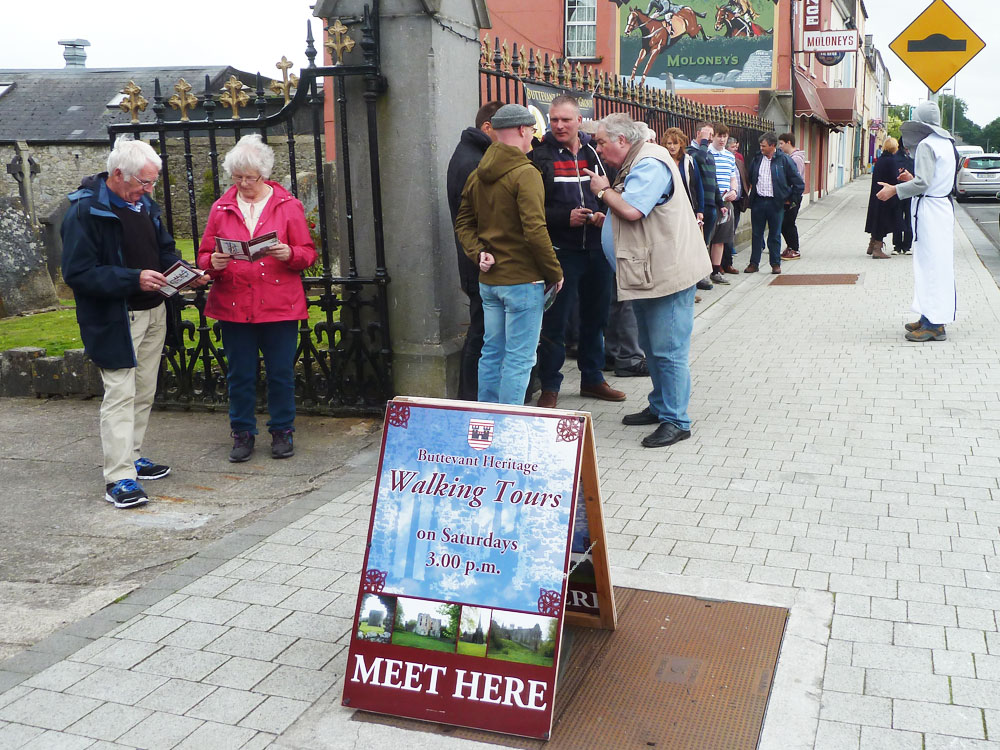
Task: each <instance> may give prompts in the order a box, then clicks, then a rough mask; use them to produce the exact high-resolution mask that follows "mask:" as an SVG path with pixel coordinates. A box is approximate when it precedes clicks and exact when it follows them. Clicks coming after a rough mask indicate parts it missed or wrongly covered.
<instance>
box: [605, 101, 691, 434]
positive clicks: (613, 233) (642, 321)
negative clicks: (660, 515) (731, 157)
mask: <svg viewBox="0 0 1000 750" xmlns="http://www.w3.org/2000/svg"><path fill="white" fill-rule="evenodd" d="M644 138H645V133H644V128H643V127H642V123H638V122H635V121H634V120H633V119H632V118H631V117H629V116H628V115H626V114H620V113H619V114H613V115H609V116H608V117H606V118H605V119H604V120H602V121H601V125H600V127H599V128H598V129H597V137H596V139H595V140H596V141H597V150H598V153H600V155H601V158H602V159H603V160H604V163H605V164H606V165H609V166H611V167H614V168H616V169H617V170H618V172H617V175H616V176H615V181H614V184H609V182H608V179H607V177H604V176H603V175H598V174H595V173H592V172H591V173H589V174H590V189H591V190H593V191H594V193H595V194H596V195H597V199H598V200H603V201H604V204H605V205H606V206H607V207H608V209H609V211H610V213H609V214H608V220H607V221H605V223H604V226H603V228H602V229H603V233H602V242H603V245H604V252H605V254H606V255H607V256H608V261H609V262H610V263H611V264H612V265H613V266H614V267H615V270H616V272H617V280H618V298H619V299H621V300H632V308H633V310H634V311H635V317H636V321H637V323H638V325H639V344H640V346H641V347H642V349H643V351H644V352H645V353H646V362H647V364H648V366H649V376H650V378H651V379H652V381H653V390H652V391H651V392H650V394H649V405H648V406H647V407H646V408H645V409H643V410H642V411H641V412H639V413H637V414H629V415H627V416H626V417H625V418H624V419H622V422H623V424H626V425H652V424H658V425H659V426H658V427H657V429H656V431H655V432H653V433H652V434H650V435H647V436H646V437H645V438H644V439H643V441H642V444H643V445H644V446H645V447H647V448H659V447H663V446H666V445H672V444H673V443H676V442H678V441H679V440H686V439H687V438H689V437H691V420H690V418H689V417H688V411H687V409H688V402H689V401H690V398H691V371H690V368H689V366H688V352H689V350H690V346H691V331H692V328H693V327H694V290H695V284H696V283H697V282H698V280H699V279H702V278H704V277H705V276H706V275H708V273H709V271H710V270H711V264H710V263H709V260H708V256H707V255H706V253H705V244H704V238H703V236H702V233H701V230H700V229H699V227H698V223H697V221H696V219H695V216H694V213H693V212H692V211H691V204H690V203H689V202H688V200H687V196H686V195H685V194H684V191H683V190H681V191H680V198H681V199H680V200H676V199H675V198H676V195H677V192H678V191H677V190H675V187H676V186H678V185H681V184H682V183H681V177H680V173H679V172H678V171H677V166H676V164H675V162H674V160H673V158H672V157H671V156H670V154H669V152H668V151H667V150H666V149H665V148H663V147H662V146H657V145H656V144H654V143H646V142H645V141H644Z"/></svg>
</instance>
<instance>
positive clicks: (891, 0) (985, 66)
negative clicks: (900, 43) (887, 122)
mask: <svg viewBox="0 0 1000 750" xmlns="http://www.w3.org/2000/svg"><path fill="white" fill-rule="evenodd" d="M947 2H948V5H949V6H951V9H952V10H953V11H955V13H957V14H958V16H959V17H960V18H961V19H962V20H963V21H965V23H966V24H968V25H969V27H971V28H972V30H973V31H975V32H976V33H977V34H978V35H979V36H980V37H981V38H982V40H983V41H984V42H986V48H985V49H984V50H983V51H982V52H980V53H979V54H978V55H976V56H975V57H974V58H973V59H972V61H971V62H969V63H968V64H967V65H966V66H965V67H964V68H962V70H961V71H960V72H959V74H958V76H957V81H956V96H958V98H959V99H964V100H965V102H966V104H968V105H969V108H968V110H967V112H966V114H967V115H968V117H969V119H970V120H972V121H973V122H975V123H976V124H978V125H980V126H985V125H988V124H989V123H990V122H992V121H993V120H995V119H996V118H997V117H1000V97H997V95H996V91H997V85H996V71H997V70H998V69H1000V34H998V33H997V25H996V16H995V14H996V12H997V9H998V7H1000V3H997V1H996V0H947ZM929 5H930V0H865V9H866V10H867V11H868V21H867V26H866V29H865V33H867V34H872V35H873V37H874V42H875V47H876V48H877V49H878V50H879V51H880V52H881V53H882V59H883V60H884V61H885V65H886V67H887V68H888V69H889V75H890V76H891V77H892V81H891V82H890V84H889V101H890V102H892V103H893V104H917V103H918V102H919V101H920V100H922V99H926V98H927V87H926V86H925V85H924V84H923V83H921V82H920V80H919V79H918V78H917V77H916V76H915V75H914V74H913V73H911V72H910V69H909V68H907V67H906V66H905V65H904V64H903V62H902V61H901V60H900V59H899V58H898V57H896V53H894V52H893V51H892V50H890V49H889V45H890V44H891V43H892V40H893V39H895V38H896V37H897V36H899V34H900V32H901V31H903V29H905V28H906V27H907V26H909V25H910V22H912V21H913V19H914V18H916V17H917V16H918V15H920V13H922V12H923V10H924V9H925V8H926V7H928V6H929ZM938 93H951V83H947V84H945V86H944V88H942V89H941V91H940V92H938Z"/></svg>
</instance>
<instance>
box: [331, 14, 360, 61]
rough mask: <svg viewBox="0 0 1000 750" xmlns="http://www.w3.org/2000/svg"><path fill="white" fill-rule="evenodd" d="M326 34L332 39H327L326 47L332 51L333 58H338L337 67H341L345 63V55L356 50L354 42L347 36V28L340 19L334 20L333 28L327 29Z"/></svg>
mask: <svg viewBox="0 0 1000 750" xmlns="http://www.w3.org/2000/svg"><path fill="white" fill-rule="evenodd" d="M326 33H327V35H328V36H329V37H330V38H329V39H327V41H326V45H325V46H326V48H327V49H328V50H330V55H331V57H332V56H333V55H336V56H337V65H340V64H342V63H343V62H344V53H345V52H350V51H351V50H352V49H354V40H353V39H351V37H349V36H347V27H346V26H344V24H342V23H341V22H340V19H339V18H335V19H334V21H333V26H330V27H329V28H327V30H326Z"/></svg>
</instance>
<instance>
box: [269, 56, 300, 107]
mask: <svg viewBox="0 0 1000 750" xmlns="http://www.w3.org/2000/svg"><path fill="white" fill-rule="evenodd" d="M274 67H276V68H277V69H278V70H280V71H281V79H282V80H281V81H280V82H279V81H271V85H270V86H269V88H270V89H271V91H273V92H274V93H275V94H280V95H281V96H282V97H284V99H285V104H286V105H287V104H288V102H290V101H291V100H292V89H293V88H295V87H296V86H298V85H299V77H298V76H297V75H295V74H294V73H291V74H289V72H288V69H289V68H291V67H292V63H291V62H289V60H288V58H287V57H285V56H284V55H282V56H281V60H279V61H278V62H276V63H275V64H274Z"/></svg>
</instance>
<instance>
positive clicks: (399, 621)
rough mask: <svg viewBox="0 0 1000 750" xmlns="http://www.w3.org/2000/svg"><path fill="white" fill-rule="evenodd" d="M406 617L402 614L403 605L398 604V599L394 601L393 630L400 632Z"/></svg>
mask: <svg viewBox="0 0 1000 750" xmlns="http://www.w3.org/2000/svg"><path fill="white" fill-rule="evenodd" d="M405 618H406V615H404V614H403V605H402V604H400V602H399V599H397V600H396V622H395V625H394V626H393V628H392V629H393V630H402V629H403V628H404V627H405V625H404V623H405V622H406V619H405Z"/></svg>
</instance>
